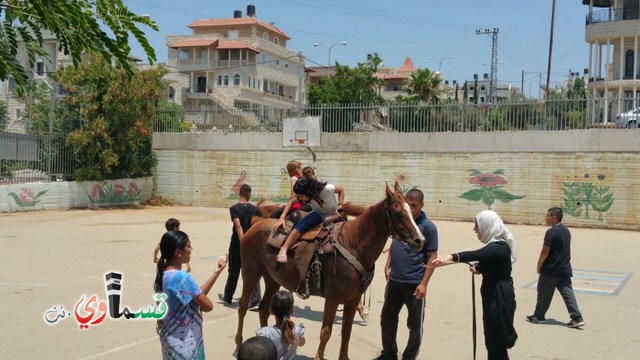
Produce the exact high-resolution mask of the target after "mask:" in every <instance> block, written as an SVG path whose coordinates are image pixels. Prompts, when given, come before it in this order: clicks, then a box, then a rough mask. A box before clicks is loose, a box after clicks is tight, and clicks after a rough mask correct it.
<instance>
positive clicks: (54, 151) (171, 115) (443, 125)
mask: <svg viewBox="0 0 640 360" xmlns="http://www.w3.org/2000/svg"><path fill="white" fill-rule="evenodd" d="M638 106H640V100H639V99H609V100H607V101H605V100H602V99H597V100H584V99H580V100H548V101H545V102H522V103H501V104H496V105H474V104H459V103H456V104H445V105H424V104H398V103H393V104H374V105H369V104H355V105H335V106H333V105H323V106H307V107H304V108H302V109H295V108H266V107H244V108H234V109H231V110H230V109H222V108H214V107H211V108H197V109H190V108H182V107H179V106H176V107H172V108H162V109H160V108H159V109H157V113H156V119H155V129H154V131H156V132H172V133H174V132H282V119H284V118H289V117H304V116H319V117H320V119H321V131H322V132H324V133H336V132H387V131H391V132H403V133H409V132H430V133H433V132H480V131H523V130H533V131H545V130H567V129H586V128H593V127H603V128H609V127H611V128H613V127H616V125H617V126H618V127H637V125H638V120H639V119H640V115H638V114H633V113H632V112H628V113H626V114H622V115H620V116H617V115H619V114H617V113H614V111H613V109H623V110H627V109H637V108H638ZM617 118H620V119H618V120H623V121H622V122H620V121H619V122H616V120H617ZM605 119H606V121H605ZM632 124H634V126H631V125H632ZM66 138H67V134H55V133H54V134H47V133H44V134H11V133H4V132H0V183H23V182H34V181H42V182H47V181H70V180H74V179H75V175H74V174H75V170H76V168H75V167H76V166H78V164H87V159H82V158H79V157H80V156H82V155H81V154H77V153H76V151H75V149H74V148H73V147H72V146H68V145H66ZM148 151H151V149H149V150H148ZM147 155H148V154H147ZM141 156H146V155H145V154H141Z"/></svg>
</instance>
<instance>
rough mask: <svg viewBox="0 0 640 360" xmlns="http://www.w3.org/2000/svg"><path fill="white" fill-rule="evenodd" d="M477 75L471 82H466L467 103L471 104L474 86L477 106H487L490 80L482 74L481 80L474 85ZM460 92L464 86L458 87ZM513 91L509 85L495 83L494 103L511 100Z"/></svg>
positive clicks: (486, 75)
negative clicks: (476, 88)
mask: <svg viewBox="0 0 640 360" xmlns="http://www.w3.org/2000/svg"><path fill="white" fill-rule="evenodd" d="M477 77H478V75H477V74H475V75H474V79H473V80H467V101H468V102H469V103H473V102H474V100H473V95H474V91H475V86H477V87H478V90H477V94H478V104H488V103H491V99H489V93H490V89H489V87H490V86H491V79H490V78H489V74H484V75H483V77H482V79H478V81H477V83H476V81H475V80H476V79H477ZM460 89H461V90H464V84H462V86H461V87H460ZM513 91H515V90H514V89H512V87H511V84H501V83H496V89H495V92H494V96H495V98H496V103H499V102H503V101H507V100H509V99H510V98H511V94H512V92H513Z"/></svg>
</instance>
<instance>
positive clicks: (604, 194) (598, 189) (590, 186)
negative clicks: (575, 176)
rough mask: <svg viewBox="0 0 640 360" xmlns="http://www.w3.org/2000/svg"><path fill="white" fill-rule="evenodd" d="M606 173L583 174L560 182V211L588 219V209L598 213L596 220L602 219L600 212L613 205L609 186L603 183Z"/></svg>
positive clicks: (602, 212)
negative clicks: (561, 196) (577, 177)
mask: <svg viewBox="0 0 640 360" xmlns="http://www.w3.org/2000/svg"><path fill="white" fill-rule="evenodd" d="M606 178H607V177H606V175H604V174H598V175H596V176H592V175H591V174H584V175H583V176H582V179H579V180H576V181H564V182H562V193H563V195H564V196H563V198H562V205H561V208H562V211H564V213H565V214H568V215H571V216H573V217H580V216H582V215H583V210H584V218H585V219H590V218H591V217H590V216H589V209H593V210H594V211H596V212H597V213H598V221H604V219H603V217H602V214H604V213H605V212H607V211H608V210H609V209H610V208H611V205H613V200H614V198H613V193H612V192H611V186H607V185H605V182H606Z"/></svg>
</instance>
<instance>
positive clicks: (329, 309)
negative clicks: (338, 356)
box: [315, 298, 353, 360]
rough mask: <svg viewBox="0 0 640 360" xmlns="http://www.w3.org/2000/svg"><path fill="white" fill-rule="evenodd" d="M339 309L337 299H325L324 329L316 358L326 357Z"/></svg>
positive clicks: (321, 359) (317, 359) (320, 359)
mask: <svg viewBox="0 0 640 360" xmlns="http://www.w3.org/2000/svg"><path fill="white" fill-rule="evenodd" d="M337 310H338V302H337V301H336V300H332V299H330V298H326V299H325V301H324V314H323V317H322V329H321V330H320V345H318V352H316V357H315V360H323V359H324V350H325V349H326V347H327V342H329V338H330V337H331V329H332V327H333V321H334V320H335V318H336V311H337ZM352 316H353V315H352Z"/></svg>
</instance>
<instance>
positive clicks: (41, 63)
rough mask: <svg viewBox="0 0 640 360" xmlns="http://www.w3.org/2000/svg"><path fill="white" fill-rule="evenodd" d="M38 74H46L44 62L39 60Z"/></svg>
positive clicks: (37, 64) (37, 65)
mask: <svg viewBox="0 0 640 360" xmlns="http://www.w3.org/2000/svg"><path fill="white" fill-rule="evenodd" d="M36 74H38V75H39V76H42V75H44V62H42V61H38V62H37V63H36Z"/></svg>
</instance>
